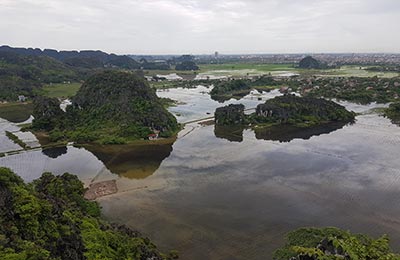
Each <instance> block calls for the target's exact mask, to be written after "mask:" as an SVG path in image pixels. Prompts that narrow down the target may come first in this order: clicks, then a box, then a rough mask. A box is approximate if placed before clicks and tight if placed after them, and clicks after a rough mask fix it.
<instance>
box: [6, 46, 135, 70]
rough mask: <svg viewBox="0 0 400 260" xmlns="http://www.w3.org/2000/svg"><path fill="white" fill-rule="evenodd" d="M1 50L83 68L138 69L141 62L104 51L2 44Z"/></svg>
mask: <svg viewBox="0 0 400 260" xmlns="http://www.w3.org/2000/svg"><path fill="white" fill-rule="evenodd" d="M0 51H4V52H11V53H16V54H20V55H28V56H45V57H51V58H53V59H56V60H58V61H61V62H63V63H65V64H67V65H70V66H73V67H81V68H104V67H106V68H107V67H108V68H112V67H117V68H124V69H138V68H139V67H140V65H139V63H138V62H136V61H135V60H134V59H132V58H130V57H128V56H126V55H116V54H108V53H105V52H102V51H92V50H87V51H57V50H52V49H44V50H41V49H38V48H36V49H33V48H13V47H9V46H0Z"/></svg>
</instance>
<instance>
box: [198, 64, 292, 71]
mask: <svg viewBox="0 0 400 260" xmlns="http://www.w3.org/2000/svg"><path fill="white" fill-rule="evenodd" d="M199 66H200V70H201V71H202V72H207V71H213V70H257V71H260V72H273V71H293V70H295V68H294V66H293V64H265V63H223V64H201V65H199Z"/></svg>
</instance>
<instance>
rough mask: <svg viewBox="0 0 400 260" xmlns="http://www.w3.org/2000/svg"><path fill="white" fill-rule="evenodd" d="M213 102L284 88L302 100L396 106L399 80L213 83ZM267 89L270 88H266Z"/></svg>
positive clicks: (294, 79) (292, 79)
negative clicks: (390, 103)
mask: <svg viewBox="0 0 400 260" xmlns="http://www.w3.org/2000/svg"><path fill="white" fill-rule="evenodd" d="M214 85H215V87H214V89H213V90H212V91H211V92H210V94H211V98H213V99H215V100H218V101H225V100H229V99H230V98H235V97H236V98H238V97H243V96H245V95H247V94H248V93H250V91H251V90H252V89H258V90H262V91H268V87H269V89H271V88H274V87H275V88H276V87H284V88H285V89H287V92H291V91H293V92H299V93H301V94H302V95H303V96H309V97H316V98H317V97H324V98H336V99H339V100H347V101H351V102H355V103H360V104H368V103H371V102H378V103H388V102H395V101H397V100H398V98H399V97H400V78H398V77H395V78H378V77H369V78H366V77H335V78H334V77H315V76H311V77H286V78H276V77H271V76H262V77H255V78H253V79H240V80H230V81H217V82H214ZM263 86H268V87H263Z"/></svg>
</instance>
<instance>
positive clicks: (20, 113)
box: [0, 102, 33, 123]
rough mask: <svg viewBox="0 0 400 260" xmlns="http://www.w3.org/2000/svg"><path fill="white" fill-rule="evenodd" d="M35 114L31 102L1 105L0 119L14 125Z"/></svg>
mask: <svg viewBox="0 0 400 260" xmlns="http://www.w3.org/2000/svg"><path fill="white" fill-rule="evenodd" d="M32 112H33V104H32V103H30V102H27V103H20V102H11V103H3V104H0V117H1V118H4V119H6V120H8V121H10V122H13V123H21V122H23V121H26V120H28V119H29V117H30V116H31V115H32Z"/></svg>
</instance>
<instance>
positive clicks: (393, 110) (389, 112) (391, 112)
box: [384, 102, 400, 125]
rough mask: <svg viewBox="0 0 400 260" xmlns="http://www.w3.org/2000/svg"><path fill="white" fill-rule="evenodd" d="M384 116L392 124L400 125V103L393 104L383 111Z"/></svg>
mask: <svg viewBox="0 0 400 260" xmlns="http://www.w3.org/2000/svg"><path fill="white" fill-rule="evenodd" d="M384 115H385V116H386V117H388V118H389V119H390V120H391V121H392V123H394V124H396V125H400V102H395V103H392V104H390V105H389V107H388V108H387V109H385V112H384Z"/></svg>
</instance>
